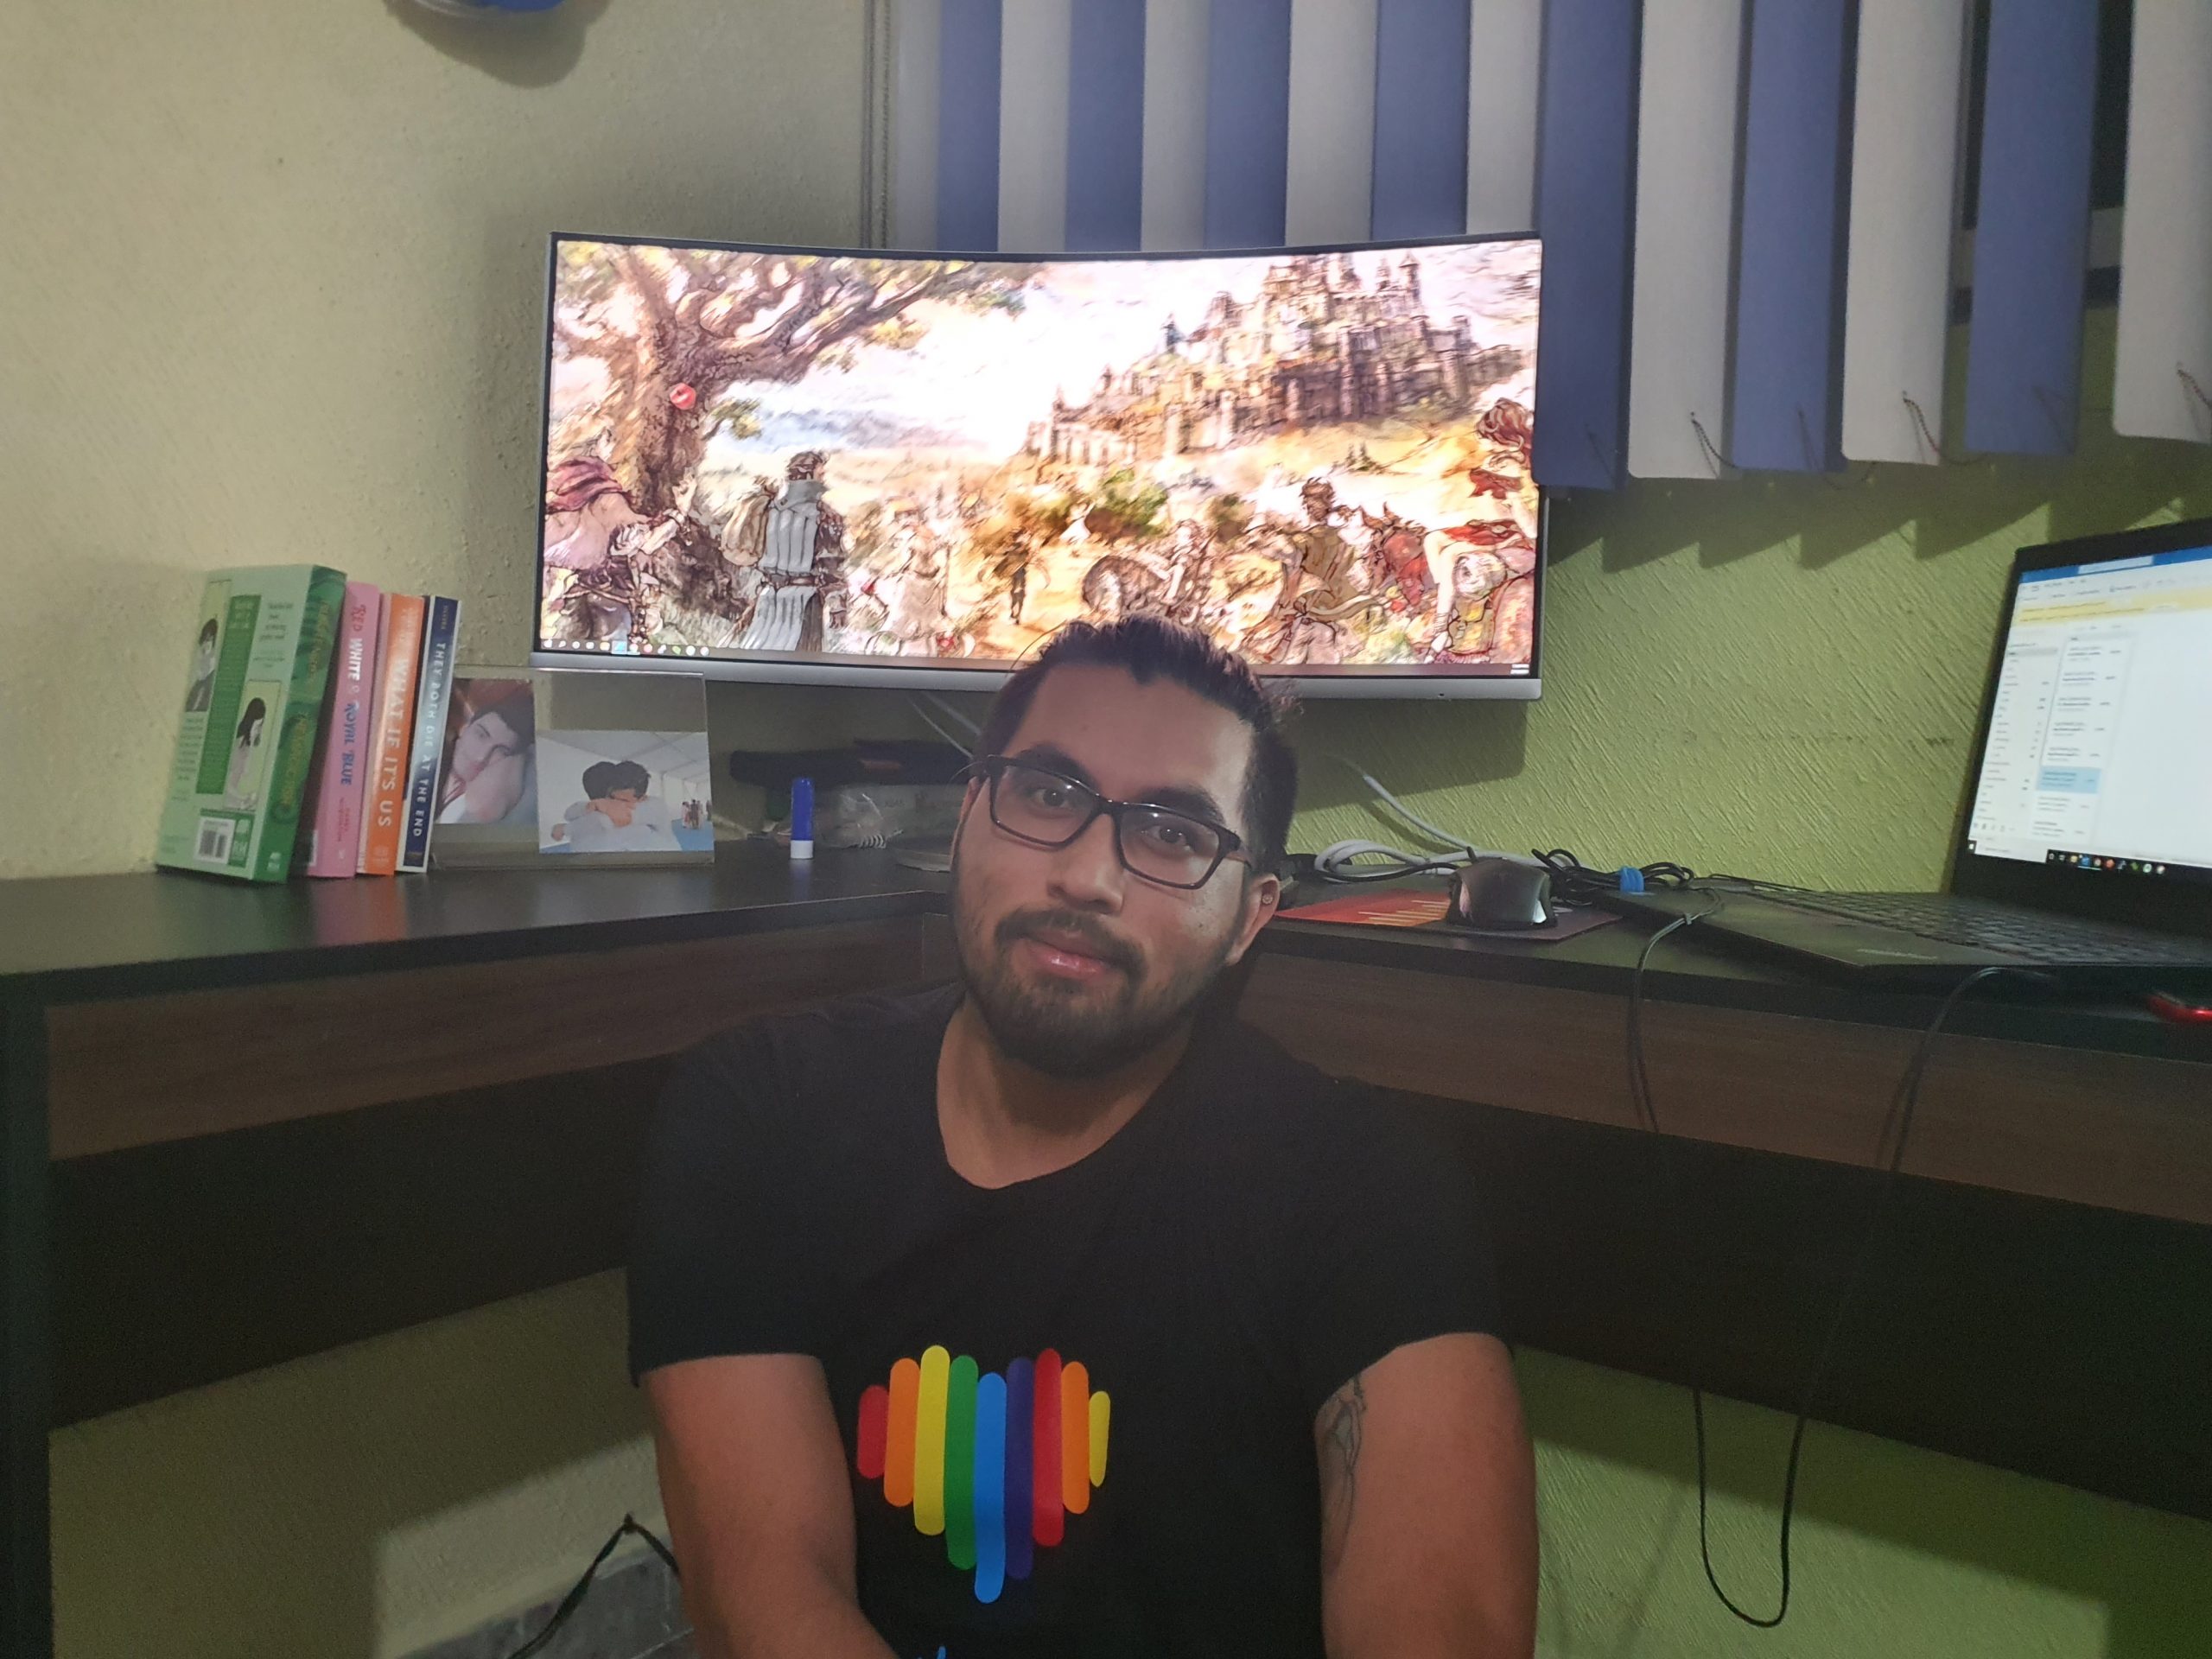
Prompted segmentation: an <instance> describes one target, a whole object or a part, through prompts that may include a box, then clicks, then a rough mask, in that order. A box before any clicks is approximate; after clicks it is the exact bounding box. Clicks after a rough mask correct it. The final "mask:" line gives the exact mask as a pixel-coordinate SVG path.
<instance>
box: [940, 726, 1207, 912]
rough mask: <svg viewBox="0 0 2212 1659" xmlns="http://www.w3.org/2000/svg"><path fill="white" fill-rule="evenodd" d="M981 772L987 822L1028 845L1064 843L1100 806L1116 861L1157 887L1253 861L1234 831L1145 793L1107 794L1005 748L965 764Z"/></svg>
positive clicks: (1200, 879)
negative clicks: (1125, 797)
mask: <svg viewBox="0 0 2212 1659" xmlns="http://www.w3.org/2000/svg"><path fill="white" fill-rule="evenodd" d="M972 770H974V771H975V772H979V773H981V774H982V776H983V777H984V778H985V779H988V785H989V793H990V805H991V822H992V823H995V824H996V825H997V826H998V827H999V828H1000V829H1003V830H1004V831H1006V833H1007V835H1009V836H1013V837H1014V839H1015V840H1016V841H1025V842H1028V843H1029V844H1030V845H1031V846H1032V847H1065V846H1067V845H1068V844H1069V843H1071V842H1073V841H1074V840H1075V838H1076V837H1077V836H1080V835H1081V834H1082V833H1083V832H1084V830H1086V829H1090V825H1091V821H1092V820H1093V819H1095V818H1096V817H1100V816H1101V815H1102V814H1103V815H1104V816H1105V817H1110V818H1111V819H1113V820H1114V850H1115V852H1116V854H1117V855H1119V856H1120V858H1121V861H1122V868H1123V869H1125V870H1127V871H1128V873H1129V874H1131V875H1135V876H1139V877H1141V878H1142V879H1143V880H1147V881H1151V882H1154V883H1156V884H1158V885H1159V886H1160V887H1181V888H1185V889H1188V888H1192V887H1204V886H1205V884H1206V883H1207V882H1208V881H1209V880H1211V879H1212V877H1213V873H1214V872H1215V871H1216V870H1217V869H1219V868H1221V867H1222V865H1223V864H1224V863H1225V862H1227V861H1230V860H1231V859H1234V860H1236V861H1237V862H1238V863H1241V864H1249V863H1250V862H1251V859H1250V857H1249V855H1246V854H1245V853H1244V852H1243V846H1244V842H1243V838H1242V837H1240V836H1238V835H1237V834H1236V831H1235V830H1233V829H1230V828H1228V827H1227V826H1226V825H1224V824H1218V823H1214V822H1213V821H1212V820H1211V819H1210V818H1200V817H1192V815H1191V814H1190V813H1188V812H1179V811H1177V810H1175V809H1174V808H1173V807H1166V806H1154V805H1153V804H1151V803H1150V802H1148V801H1109V800H1108V799H1107V798H1105V797H1104V796H1103V795H1101V794H1100V793H1099V792H1098V791H1096V790H1095V789H1093V788H1091V787H1090V785H1088V784H1085V783H1083V782H1080V781H1079V780H1077V779H1073V778H1070V777H1068V776H1066V775H1065V774H1064V773H1061V772H1054V771H1053V770H1052V768H1051V767H1049V766H1033V765H1032V764H1031V763H1030V762H1028V761H1027V760H1014V759H1013V758H1012V757H1011V756H1009V755H1003V754H994V755H987V756H985V757H984V758H983V759H982V760H978V761H976V764H975V766H974V767H973V768H972Z"/></svg>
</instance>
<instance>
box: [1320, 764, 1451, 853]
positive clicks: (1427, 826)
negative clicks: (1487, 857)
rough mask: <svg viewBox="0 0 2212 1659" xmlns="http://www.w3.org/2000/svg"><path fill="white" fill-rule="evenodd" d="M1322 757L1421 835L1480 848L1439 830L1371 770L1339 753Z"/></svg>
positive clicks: (1445, 842)
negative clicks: (1341, 768)
mask: <svg viewBox="0 0 2212 1659" xmlns="http://www.w3.org/2000/svg"><path fill="white" fill-rule="evenodd" d="M1322 759H1323V760H1333V761H1335V762H1336V763H1337V764H1338V766H1343V767H1345V768H1346V769H1348V770H1349V771H1350V772H1351V774H1352V775H1353V776H1354V777H1356V778H1357V779H1359V781H1360V782H1361V783H1363V784H1365V785H1367V786H1368V787H1369V788H1370V789H1371V790H1373V791H1375V793H1376V796H1377V797H1378V798H1380V799H1382V800H1383V802H1384V803H1385V804H1388V805H1389V807H1390V808H1391V810H1394V811H1395V812H1396V813H1397V815H1398V816H1399V817H1402V818H1403V819H1404V820H1405V821H1406V822H1407V823H1410V824H1411V825H1413V827H1414V829H1418V830H1420V831H1421V833H1422V834H1423V835H1425V836H1429V837H1430V838H1431V839H1432V840H1435V841H1440V842H1443V843H1444V844H1445V845H1446V847H1457V848H1459V849H1463V850H1465V851H1466V852H1470V853H1473V852H1478V851H1480V850H1481V849H1478V847H1476V846H1475V844H1474V843H1473V842H1471V841H1469V840H1468V839H1467V838H1466V837H1465V836H1455V835H1453V834H1452V832H1451V831H1450V830H1449V829H1439V828H1437V826H1436V825H1434V824H1433V823H1430V822H1429V821H1428V820H1427V818H1424V817H1421V814H1420V813H1418V812H1416V811H1414V810H1413V808H1411V807H1410V806H1408V805H1407V804H1405V803H1404V802H1403V801H1402V800H1400V799H1399V798H1397V797H1396V796H1395V795H1393V794H1392V793H1391V792H1390V791H1389V790H1388V789H1385V788H1384V787H1383V783H1382V780H1381V779H1378V778H1376V776H1375V775H1374V774H1373V773H1372V772H1369V771H1368V770H1367V769H1366V768H1365V767H1364V766H1361V765H1359V764H1358V762H1357V761H1354V760H1346V759H1345V758H1344V756H1343V755H1341V754H1329V755H1324V756H1323V757H1322Z"/></svg>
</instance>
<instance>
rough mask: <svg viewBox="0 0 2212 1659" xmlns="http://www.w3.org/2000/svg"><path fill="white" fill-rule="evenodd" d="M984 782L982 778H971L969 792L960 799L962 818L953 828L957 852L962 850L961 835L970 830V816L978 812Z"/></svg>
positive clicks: (958, 819)
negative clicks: (975, 811)
mask: <svg viewBox="0 0 2212 1659" xmlns="http://www.w3.org/2000/svg"><path fill="white" fill-rule="evenodd" d="M983 788H984V785H983V780H982V779H981V778H970V779H969V780H968V792H967V793H966V794H964V795H963V796H962V797H961V798H960V817H958V818H957V820H955V821H954V823H953V826H952V846H953V850H954V851H956V852H957V851H958V850H959V848H960V837H961V835H962V834H963V832H964V831H965V830H966V829H967V828H968V815H969V813H970V812H973V811H974V810H976V802H977V801H980V800H981V799H982V798H983Z"/></svg>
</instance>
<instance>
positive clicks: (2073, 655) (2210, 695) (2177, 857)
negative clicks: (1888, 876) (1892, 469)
mask: <svg viewBox="0 0 2212 1659" xmlns="http://www.w3.org/2000/svg"><path fill="white" fill-rule="evenodd" d="M1997 674H1998V679H1997V687H1996V691H1995V694H1994V696H1993V699H1992V701H1991V703H1990V707H1989V721H1988V733H1987V738H1986V741H1985V743H1984V745H1983V748H1982V754H1981V770H1980V775H1979V776H1978V777H1977V778H1976V779H1974V794H1973V806H1972V808H1971V810H1970V812H1969V815H1968V820H1967V836H1966V850H1967V852H1968V853H1972V854H1976V855H1980V856H1981V857H1984V858H1997V859H2007V860H2014V861H2019V862H2023V863H2033V864H2049V865H2066V866H2070V867H2073V868H2076V869H2081V870H2091V871H2098V872H2114V873H2121V874H2131V875H2137V876H2142V875H2150V876H2165V877H2168V878H2170V879H2172V878H2178V879H2180V880H2192V881H2205V882H2212V537H2209V538H2208V541H2207V544H2206V545H2202V546H2196V547H2184V548H2180V549H2177V550H2172V551H2167V552H2158V553H2143V554H2139V555H2137V556H2133V557H2119V558H2108V559H2101V560H2094V561H2092V562H2089V563H2081V564H2058V565H2053V566H2050V568H2048V569H2022V570H2021V572H2020V575H2019V580H2018V584H2017V585H2016V587H2015V588H2014V590H2013V595H2012V615H2011V617H2010V618H2009V619H2007V623H2006V632H2005V643H2004V645H2003V648H2002V650H2001V652H2000V653H1999V658H1998V664H1997Z"/></svg>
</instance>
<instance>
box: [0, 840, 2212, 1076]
mask: <svg viewBox="0 0 2212 1659" xmlns="http://www.w3.org/2000/svg"><path fill="white" fill-rule="evenodd" d="M945 885H946V884H945V879H944V877H942V876H937V875H929V874H921V873H918V872H916V871H912V870H908V869H906V868H902V867H901V866H899V864H898V863H896V862H895V861H893V859H892V858H891V856H890V855H888V854H887V853H880V852H836V851H826V852H824V853H823V855H820V856H819V857H817V859H816V860H815V861H814V863H813V864H812V865H811V866H807V865H794V864H793V863H791V861H790V860H789V858H787V857H786V856H785V854H784V853H783V852H782V851H781V849H777V848H774V847H772V846H768V845H766V844H756V845H740V846H735V847H728V848H724V849H722V850H721V855H720V856H719V857H718V858H717V859H716V861H715V863H714V865H713V866H712V867H711V868H683V869H659V870H634V869H632V870H577V869H572V868H563V869H560V870H451V871H440V872H437V873H435V874H431V875H428V876H399V877H393V878H389V879H377V878H366V879H363V880H353V881H334V882H293V883H289V884H287V885H284V886H281V887H249V886H246V885H245V884H242V883H233V882H228V881H219V880H213V879H212V878H207V877H201V876H191V875H183V874H172V873H163V872H147V873H143V874H128V875H100V876H67V877H55V878H50V879H47V880H29V881H10V882H0V992H15V993H24V992H28V993H29V995H31V996H32V997H33V998H34V999H35V1000H39V1001H77V1000H79V999H83V998H86V997H114V996H129V995H150V994H155V993H159V992H164V991H175V990H188V989H201V988H210V987H213V986H218V985H244V984H253V983H265V982H270V981H272V980H279V979H300V978H319V977H322V976H327V975H334V974H354V973H366V972H375V971H380V970H386V969H397V968H409V967H417V966H423V965H427V964H430V963H461V962H470V961H484V960H488V959H492V958H495V957H515V956H537V955H543V954H550V953H556V952H562V951H570V950H587V949H591V948H594V946H595V945H596V944H599V943H601V941H604V942H606V943H609V944H614V943H620V944H657V943H665V942H668V941H671V940H677V939H689V938H714V937H718V936H722V935H728V934H735V933H747V932H756V931H776V930H779V929H785V928H792V927H802V926H816V925H823V924H825V923H829V922H834V921H861V920H868V919H875V918H886V917H895V916H908V915H925V914H932V913H938V912H942V911H943V910H944V903H945V899H944V893H945ZM1643 938H1644V934H1643V931H1642V930H1641V929H1639V928H1637V927H1635V926H1633V925H1630V924H1627V923H1620V924H1617V925H1612V926H1608V927H1602V928H1599V929H1597V930H1595V931H1592V932H1588V933H1585V934H1581V935H1580V936H1578V937H1576V938H1570V939H1565V940H1561V941H1560V942H1558V943H1556V944H1546V943H1537V942H1533V941H1530V942H1524V941H1521V940H1515V939H1500V938H1473V937H1469V936H1465V935H1459V934H1452V933H1448V932H1443V931H1429V930H1420V929H1409V928H1379V927H1346V926H1342V925H1336V924H1332V923H1319V922H1298V921H1295V920H1284V921H1281V922H1279V923H1277V924H1276V925H1274V926H1273V927H1271V928H1270V929H1269V930H1268V933H1267V935H1266V936H1265V948H1266V949H1268V950H1270V951H1274V952H1277V953H1281V954H1283V955H1288V956H1298V957H1313V958H1319V959H1323V960H1333V961H1342V962H1358V963H1369V964H1370V965H1375V966H1383V967H1395V968H1407V969H1417V970H1419V971H1422V972H1427V973H1437V974H1453V975H1465V976H1469V977H1471V978H1475V979H1488V980H1503V981H1511V982H1519V983H1522V984H1529V985H1546V986H1554V987H1558V988H1568V989H1579V990H1592V991H1601V992H1611V993H1614V994H1618V993H1620V992H1622V991H1624V990H1625V989H1626V988H1627V986H1628V982H1629V979H1630V974H1631V972H1632V970H1633V969H1634V967H1635V964H1636V959H1637V954H1638V952H1639V951H1640V950H1641V949H1642V947H1643ZM1645 991H1646V994H1647V995H1649V996H1650V997H1651V998H1652V999H1653V1000H1655V1001H1671V1002H1688V1003H1700V1004H1705V1005H1707V1006H1712V1007H1734V1008H1742V1009H1745V1010H1749V1011H1755V1012H1761V1013H1774V1014H1801V1015H1807V1016H1811V1017H1815V1018H1821V1019H1829V1020H1847V1021H1851V1022H1854V1023H1859V1024H1867V1025H1881V1026H1902V1027H1919V1026H1922V1025H1924V1024H1926V1023H1927V1020H1928V1019H1929V1016H1930V1014H1932V1013H1933V1012H1934V1009H1935V1006H1936V1001H1935V999H1934V998H1932V997H1929V996H1924V995H1908V994H1902V993H1894V992H1885V991H1878V990H1871V989H1867V988H1862V987H1857V986H1852V985H1847V984H1841V983H1839V982H1834V981H1831V980H1825V979H1821V978H1818V977H1815V976H1812V975H1808V974H1804V973H1800V972H1797V971H1795V970H1793V969H1789V968H1787V967H1783V966H1777V965H1774V964H1770V963H1763V962H1759V961H1756V960H1753V959H1750V958H1745V957H1733V956H1730V955H1726V954H1724V953H1722V952H1719V951H1717V950H1713V949H1711V948H1710V947H1709V946H1708V945H1707V944H1705V943H1704V942H1703V941H1701V940H1699V939H1697V938H1694V937H1682V938H1675V939H1670V940H1669V941H1668V943H1667V944H1665V945H1664V946H1662V948H1661V949H1660V950H1659V951H1658V952H1657V953H1656V955H1655V957H1654V958H1653V961H1652V963H1651V967H1650V969H1649V974H1648V976H1647V979H1646V984H1645ZM1948 1029H1950V1030H1953V1031H1955V1032H1958V1033H1961V1034H1967V1035H1979V1036H1986V1037H1998V1038H2006V1039H2013V1040H2018V1041H2031V1042H2037V1043H2044V1044H2051V1045H2056V1046H2062V1047H2069V1048H2087V1049H2101V1050H2107V1051H2110V1052H2120V1053H2129V1054H2139V1055H2145V1056H2153V1057H2157V1058H2166V1059H2184V1060H2200V1061H2205V1062H2212V1033H2205V1032H2197V1031H2190V1030H2185V1029H2182V1028H2177V1027H2171V1026H2168V1025H2165V1024H2163V1023H2161V1022H2160V1021H2158V1020H2154V1019H2152V1017H2151V1016H2150V1015H2149V1014H2145V1012H2143V1011H2142V1009H2141V1008H2139V1007H2136V1006H2135V1005H2133V1004H2128V1003H2118V1002H2111V1001H2103V1002H2070V1001H2054V1000H2050V999H2048V998H2031V999H2029V1000H2021V999H2018V998H2014V997H2008V996H2004V995H1998V994H1996V993H1995V992H1993V993H1992V994H1991V995H1987V996H1986V997H1983V996H1978V997H1976V998H1974V999H1971V1000H1969V1001H1967V1002H1966V1003H1965V1004H1963V1005H1962V1006H1961V1007H1960V1008H1959V1009H1958V1010H1957V1011H1956V1012H1955V1014H1954V1015H1953V1016H1952V1019H1951V1021H1950V1024H1949V1027H1948Z"/></svg>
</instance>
